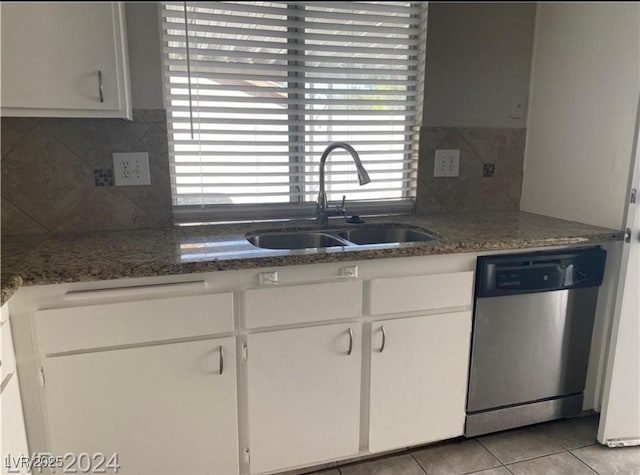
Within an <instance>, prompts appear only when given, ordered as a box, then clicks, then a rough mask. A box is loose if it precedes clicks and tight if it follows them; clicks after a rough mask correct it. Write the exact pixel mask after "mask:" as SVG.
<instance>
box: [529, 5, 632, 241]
mask: <svg viewBox="0 0 640 475" xmlns="http://www.w3.org/2000/svg"><path fill="white" fill-rule="evenodd" d="M531 81H532V84H531V92H530V106H529V118H528V130H527V144H526V151H525V164H524V183H523V190H522V200H521V209H522V210H523V211H530V212H533V213H539V214H544V215H548V216H554V217H558V218H563V219H569V220H574V221H579V222H583V223H587V224H593V225H599V226H605V227H608V228H615V229H619V228H621V227H622V224H623V213H624V210H625V202H626V192H627V185H628V177H629V169H630V161H631V153H632V145H633V133H634V129H635V118H636V116H635V113H636V107H637V105H638V94H639V91H640V5H639V4H638V3H636V2H634V3H613V2H606V3H540V4H539V5H538V8H537V18H536V32H535V39H534V53H533V62H532V75H531Z"/></svg>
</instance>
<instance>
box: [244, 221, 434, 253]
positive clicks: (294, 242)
mask: <svg viewBox="0 0 640 475" xmlns="http://www.w3.org/2000/svg"><path fill="white" fill-rule="evenodd" d="M434 239H436V238H435V237H433V236H432V235H430V234H428V233H426V232H424V231H420V230H417V229H411V228H407V227H405V226H388V225H387V226H366V225H365V226H362V227H355V228H351V229H320V230H313V231H289V232H274V231H269V232H262V233H255V234H250V235H248V236H247V240H248V241H249V242H250V243H251V244H253V245H254V246H256V247H260V248H263V249H311V248H323V247H345V246H363V245H372V244H391V243H394V244H395V243H404V242H424V241H432V240H434Z"/></svg>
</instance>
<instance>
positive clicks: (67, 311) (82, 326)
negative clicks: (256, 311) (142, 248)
mask: <svg viewBox="0 0 640 475" xmlns="http://www.w3.org/2000/svg"><path fill="white" fill-rule="evenodd" d="M35 324H36V331H37V335H38V344H39V347H40V352H41V353H42V354H48V353H59V352H65V351H77V350H83V349H89V348H100V347H105V346H118V345H130V344H135V343H143V342H149V341H160V340H168V339H174V338H188V337H195V336H201V335H211V334H216V333H225V332H232V331H233V294H231V293H224V294H213V295H195V296H190V297H176V298H167V299H158V300H146V301H140V302H125V303H113V304H105V305H91V306H84V307H72V308H60V309H54V310H40V311H38V312H36V313H35Z"/></svg>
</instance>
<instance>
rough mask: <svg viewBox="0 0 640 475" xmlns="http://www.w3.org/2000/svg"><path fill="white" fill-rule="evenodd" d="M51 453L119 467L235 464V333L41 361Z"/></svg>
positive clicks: (147, 471) (224, 468) (199, 468)
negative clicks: (114, 458)
mask: <svg viewBox="0 0 640 475" xmlns="http://www.w3.org/2000/svg"><path fill="white" fill-rule="evenodd" d="M42 364H43V368H44V376H45V392H46V403H47V404H46V405H47V414H48V437H49V440H50V448H51V452H52V453H54V454H58V455H62V454H65V453H68V452H71V453H74V454H80V453H83V452H84V453H88V454H90V455H92V454H95V453H103V454H104V455H105V456H106V457H107V459H109V457H110V456H111V455H112V454H113V453H118V456H119V460H118V462H119V464H120V466H121V468H120V470H119V472H118V473H120V474H122V475H162V474H167V475H175V474H179V473H184V474H190V475H195V474H208V475H211V474H225V475H227V474H229V475H231V474H235V473H238V471H239V468H238V467H239V457H238V417H237V385H236V356H235V338H233V337H229V338H219V339H210V340H202V341H193V342H188V343H173V344H162V345H157V346H149V347H142V348H133V349H120V350H111V351H97V352H95V353H85V354H76V355H68V356H58V357H52V358H46V359H44V360H43V363H42Z"/></svg>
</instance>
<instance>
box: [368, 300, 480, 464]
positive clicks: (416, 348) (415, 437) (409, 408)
mask: <svg viewBox="0 0 640 475" xmlns="http://www.w3.org/2000/svg"><path fill="white" fill-rule="evenodd" d="M383 328H384V347H383ZM371 333H372V334H371V399H370V419H369V431H370V432H369V448H370V450H371V451H372V452H379V451H383V450H390V449H395V448H399V447H407V446H410V445H415V444H420V443H426V442H432V441H436V440H441V439H447V438H450V437H456V436H459V435H462V434H463V432H464V419H465V400H466V394H467V371H468V364H469V348H470V337H471V312H460V313H447V314H439V315H429V316H424V317H415V318H402V319H396V320H382V321H377V322H373V323H372V325H371Z"/></svg>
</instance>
